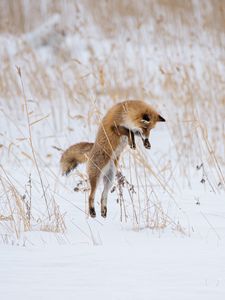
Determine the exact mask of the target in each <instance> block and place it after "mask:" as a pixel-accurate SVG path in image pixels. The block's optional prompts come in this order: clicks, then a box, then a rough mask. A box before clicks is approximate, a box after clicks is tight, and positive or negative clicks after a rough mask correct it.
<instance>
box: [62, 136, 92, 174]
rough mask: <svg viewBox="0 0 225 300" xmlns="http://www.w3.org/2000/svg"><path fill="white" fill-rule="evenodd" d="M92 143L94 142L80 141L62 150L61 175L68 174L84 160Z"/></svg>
mask: <svg viewBox="0 0 225 300" xmlns="http://www.w3.org/2000/svg"><path fill="white" fill-rule="evenodd" d="M93 145H94V143H86V142H82V143H79V144H75V145H72V146H70V147H69V148H68V149H67V150H66V151H65V152H63V155H62V157H61V160H60V164H61V169H62V175H68V174H69V173H70V172H71V171H72V170H73V169H75V168H76V167H77V165H78V164H81V163H84V162H86V161H87V160H88V156H89V153H90V151H91V149H92V147H93Z"/></svg>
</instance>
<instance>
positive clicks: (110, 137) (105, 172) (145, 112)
mask: <svg viewBox="0 0 225 300" xmlns="http://www.w3.org/2000/svg"><path fill="white" fill-rule="evenodd" d="M157 122H165V119H164V118H163V117H161V116H160V115H159V114H158V113H157V112H156V111H155V110H154V109H153V108H152V107H151V106H150V105H148V104H147V103H145V102H143V101H141V100H127V101H124V102H121V103H118V104H116V105H114V106H113V107H112V108H111V109H110V110H109V111H108V112H107V114H106V115H105V117H104V118H103V119H102V121H101V123H100V126H99V129H98V133H97V137H96V140H95V143H88V142H82V143H78V144H75V145H72V146H70V147H69V148H68V149H67V150H66V151H65V152H64V153H63V155H62V157H61V160H60V163H61V168H62V173H63V175H64V174H65V175H68V174H69V173H70V172H71V171H72V170H73V169H74V168H76V167H77V165H78V164H80V163H84V162H87V173H88V177H89V182H90V187H91V191H90V195H89V214H90V216H91V217H92V218H95V217H96V212H95V207H94V197H95V192H96V188H97V185H98V183H99V180H100V178H101V177H102V178H103V183H104V189H103V192H102V196H101V216H102V217H104V218H106V216H107V196H108V192H109V190H110V188H111V187H112V184H113V179H114V176H115V172H116V169H117V166H118V161H119V157H120V154H121V152H122V151H123V150H124V148H125V146H126V145H128V144H129V146H130V147H131V148H132V149H135V148H136V145H135V138H134V137H135V136H139V137H140V138H141V139H142V141H143V144H144V146H145V148H147V149H150V148H151V144H150V142H149V134H150V130H151V129H152V128H154V126H155V125H156V123H157Z"/></svg>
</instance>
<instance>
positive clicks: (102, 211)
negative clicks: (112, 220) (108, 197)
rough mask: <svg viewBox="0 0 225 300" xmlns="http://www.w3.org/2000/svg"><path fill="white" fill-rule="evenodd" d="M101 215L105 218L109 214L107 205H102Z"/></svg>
mask: <svg viewBox="0 0 225 300" xmlns="http://www.w3.org/2000/svg"><path fill="white" fill-rule="evenodd" d="M101 216H102V217H103V218H106V216H107V207H106V206H104V207H102V209H101Z"/></svg>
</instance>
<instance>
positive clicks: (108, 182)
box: [101, 161, 116, 218]
mask: <svg viewBox="0 0 225 300" xmlns="http://www.w3.org/2000/svg"><path fill="white" fill-rule="evenodd" d="M115 171H116V168H115V164H114V162H113V161H111V162H110V164H109V168H108V170H107V171H106V172H105V174H104V177H103V183H104V189H103V192H102V196H101V216H102V217H103V218H106V216H107V197H108V193H109V190H110V188H111V187H112V185H113V179H114V176H115Z"/></svg>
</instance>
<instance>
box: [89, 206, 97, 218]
mask: <svg viewBox="0 0 225 300" xmlns="http://www.w3.org/2000/svg"><path fill="white" fill-rule="evenodd" d="M89 214H90V216H91V217H92V218H95V217H96V212H95V208H94V207H90V208H89Z"/></svg>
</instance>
